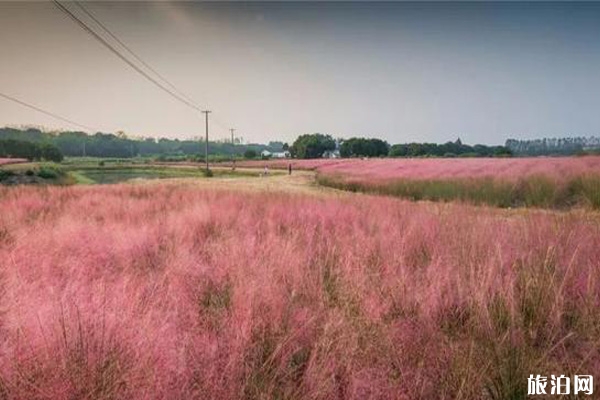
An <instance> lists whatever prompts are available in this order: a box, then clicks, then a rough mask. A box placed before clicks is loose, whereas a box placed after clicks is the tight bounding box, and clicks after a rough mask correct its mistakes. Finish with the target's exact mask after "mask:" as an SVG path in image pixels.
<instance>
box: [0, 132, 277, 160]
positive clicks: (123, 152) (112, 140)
mask: <svg viewBox="0 0 600 400" xmlns="http://www.w3.org/2000/svg"><path fill="white" fill-rule="evenodd" d="M0 140H18V141H26V142H32V143H37V144H49V145H54V146H56V147H57V148H58V149H59V150H60V151H61V153H62V154H63V155H65V156H71V157H86V156H87V157H117V158H130V157H139V156H163V157H187V156H194V157H201V158H203V157H204V141H203V140H179V139H167V138H160V139H155V138H130V137H128V136H127V135H125V134H123V133H117V134H112V133H101V132H98V133H95V134H92V135H88V134H87V133H85V132H79V131H64V132H43V131H41V130H39V129H36V128H28V129H16V128H0ZM282 147H283V143H282V142H270V143H269V144H266V145H265V144H241V143H235V144H232V143H231V142H223V143H221V142H210V141H209V143H208V153H209V155H215V154H219V155H229V156H230V155H241V154H243V153H244V152H245V151H246V150H253V151H254V152H256V153H260V152H261V151H263V150H268V151H270V152H275V151H281V149H282Z"/></svg>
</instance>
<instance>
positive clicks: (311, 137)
mask: <svg viewBox="0 0 600 400" xmlns="http://www.w3.org/2000/svg"><path fill="white" fill-rule="evenodd" d="M332 150H335V141H334V140H333V138H332V137H331V135H323V134H321V133H313V134H305V135H300V136H298V138H297V139H296V141H295V142H294V144H292V147H291V153H292V154H293V155H294V157H298V158H319V157H322V156H323V153H324V152H326V151H332Z"/></svg>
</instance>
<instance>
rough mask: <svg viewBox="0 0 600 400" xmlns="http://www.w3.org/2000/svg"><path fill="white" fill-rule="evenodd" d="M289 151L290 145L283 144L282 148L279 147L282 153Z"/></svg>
mask: <svg viewBox="0 0 600 400" xmlns="http://www.w3.org/2000/svg"><path fill="white" fill-rule="evenodd" d="M289 149H290V145H289V144H287V143H284V144H283V146H281V150H283V151H288V150H289Z"/></svg>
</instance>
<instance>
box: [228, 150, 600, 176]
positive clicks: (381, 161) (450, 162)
mask: <svg viewBox="0 0 600 400" xmlns="http://www.w3.org/2000/svg"><path fill="white" fill-rule="evenodd" d="M290 163H291V164H292V166H293V167H294V168H296V169H313V170H317V171H318V172H320V173H322V174H327V175H339V176H343V177H345V178H346V179H365V178H366V179H369V180H378V181H388V180H396V179H410V180H436V179H456V178H496V179H502V180H516V179H519V178H523V177H528V176H540V175H543V176H547V177H549V178H552V179H566V178H570V177H573V176H580V175H585V174H600V156H586V157H530V158H373V159H364V160H363V159H312V160H296V159H290V160H267V161H246V162H241V163H240V162H238V163H237V165H239V166H248V167H264V166H269V167H271V168H287V166H288V164H290Z"/></svg>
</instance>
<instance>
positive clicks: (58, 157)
mask: <svg viewBox="0 0 600 400" xmlns="http://www.w3.org/2000/svg"><path fill="white" fill-rule="evenodd" d="M40 153H41V154H40V155H41V158H43V159H44V160H47V161H54V162H57V163H59V162H61V161H62V160H63V154H62V153H61V151H60V150H59V148H58V147H56V146H54V145H53V144H49V143H44V144H42V145H40Z"/></svg>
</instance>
